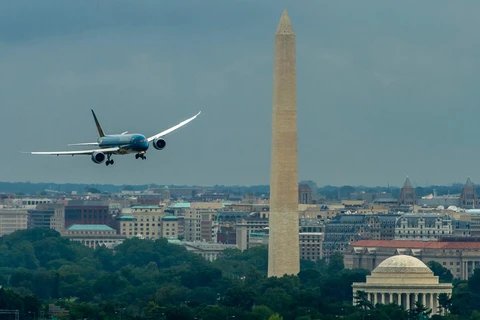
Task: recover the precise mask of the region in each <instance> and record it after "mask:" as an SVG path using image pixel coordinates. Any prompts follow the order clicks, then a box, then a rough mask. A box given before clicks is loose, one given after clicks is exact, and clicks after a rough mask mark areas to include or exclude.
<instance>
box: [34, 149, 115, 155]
mask: <svg viewBox="0 0 480 320" xmlns="http://www.w3.org/2000/svg"><path fill="white" fill-rule="evenodd" d="M119 149H120V148H117V147H115V148H105V149H95V150H81V151H51V152H44V151H39V152H26V153H30V154H44V155H51V156H77V155H84V156H87V155H88V156H89V155H91V154H92V153H94V152H103V153H115V152H117V151H118V150H119Z"/></svg>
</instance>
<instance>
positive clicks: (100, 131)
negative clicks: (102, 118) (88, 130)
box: [92, 110, 105, 138]
mask: <svg viewBox="0 0 480 320" xmlns="http://www.w3.org/2000/svg"><path fill="white" fill-rule="evenodd" d="M92 114H93V119H94V120H95V125H96V126H97V130H98V135H99V136H100V138H101V137H105V134H104V133H103V129H102V126H101V125H100V122H98V119H97V116H96V115H95V112H93V110H92Z"/></svg>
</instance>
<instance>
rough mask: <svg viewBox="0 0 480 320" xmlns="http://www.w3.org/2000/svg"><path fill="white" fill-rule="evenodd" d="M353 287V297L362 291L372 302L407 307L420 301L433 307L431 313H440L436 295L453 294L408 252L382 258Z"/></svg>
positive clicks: (449, 284)
mask: <svg viewBox="0 0 480 320" xmlns="http://www.w3.org/2000/svg"><path fill="white" fill-rule="evenodd" d="M352 287H353V296H354V297H355V296H356V295H357V292H358V291H364V292H365V293H367V298H368V301H370V302H371V303H372V304H373V305H376V304H377V303H381V304H389V303H396V304H397V305H401V306H402V307H403V308H404V309H405V310H410V309H411V308H414V306H415V302H416V301H420V302H421V303H422V304H423V305H424V306H426V307H427V308H428V309H432V313H431V314H432V315H434V314H438V313H439V310H438V307H439V304H438V296H439V295H440V294H441V293H446V294H448V296H451V295H452V284H451V283H439V282H438V277H437V276H434V275H433V272H432V270H430V268H429V267H427V265H425V263H423V262H422V261H420V260H419V259H417V258H415V257H412V256H407V255H397V256H393V257H390V258H388V259H386V260H384V261H383V262H382V263H380V264H379V265H378V267H376V268H375V270H373V271H372V274H371V275H370V276H367V281H366V282H354V283H353V285H352ZM354 300H355V298H354ZM354 304H355V301H354Z"/></svg>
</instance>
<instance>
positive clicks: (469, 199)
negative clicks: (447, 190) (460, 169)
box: [460, 178, 478, 209]
mask: <svg viewBox="0 0 480 320" xmlns="http://www.w3.org/2000/svg"><path fill="white" fill-rule="evenodd" d="M477 204H478V197H477V192H476V191H475V186H474V185H473V183H472V180H470V178H468V179H467V183H465V186H464V187H463V189H462V194H461V195H460V207H462V208H465V209H473V208H476V207H477Z"/></svg>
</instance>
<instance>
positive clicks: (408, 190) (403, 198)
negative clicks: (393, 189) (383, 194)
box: [398, 176, 417, 206]
mask: <svg viewBox="0 0 480 320" xmlns="http://www.w3.org/2000/svg"><path fill="white" fill-rule="evenodd" d="M398 204H399V205H401V206H413V205H415V204H417V196H416V195H415V189H414V188H413V187H412V183H411V182H410V178H409V177H408V176H407V179H406V180H405V183H404V184H403V187H402V189H401V190H400V196H399V197H398Z"/></svg>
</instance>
